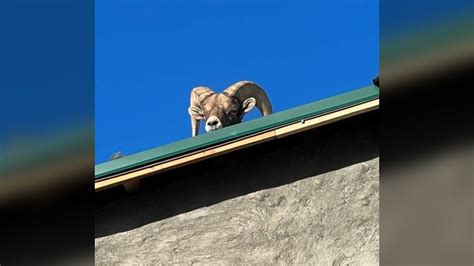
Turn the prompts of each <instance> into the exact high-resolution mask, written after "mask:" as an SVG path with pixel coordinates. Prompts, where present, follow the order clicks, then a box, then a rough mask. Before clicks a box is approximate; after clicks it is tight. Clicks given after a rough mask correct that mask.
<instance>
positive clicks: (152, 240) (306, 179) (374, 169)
mask: <svg viewBox="0 0 474 266" xmlns="http://www.w3.org/2000/svg"><path fill="white" fill-rule="evenodd" d="M377 118H378V113H377V111H376V112H371V113H369V114H364V115H361V116H358V117H354V118H351V119H348V120H344V121H340V122H337V123H335V124H332V125H327V126H324V127H322V128H319V129H315V130H311V131H309V132H305V133H302V134H298V135H296V136H292V137H288V138H285V139H282V140H276V141H272V142H269V143H265V144H261V145H258V146H255V147H252V148H249V149H245V150H241V151H237V152H234V153H232V154H228V155H226V156H222V157H219V158H214V159H211V160H207V161H205V162H201V163H197V164H195V165H191V166H188V167H184V168H181V169H177V170H174V171H170V172H167V173H163V174H161V175H159V176H154V177H152V178H148V179H144V180H143V181H144V182H143V189H142V191H140V192H139V193H136V194H131V195H127V194H125V193H124V192H123V191H121V189H120V188H117V189H112V190H109V191H106V192H103V193H98V194H97V200H96V202H97V207H96V263H97V264H102V265H109V264H137V263H140V264H158V263H163V264H169V263H178V264H192V263H198V264H207V263H218V264H261V263H277V264H307V263H311V264H322V265H328V264H333V265H339V264H346V263H354V264H364V265H367V264H378V255H379V247H378V239H379V238H378V232H379V226H378V219H379V218H378V217H379V216H378V210H379V204H378V184H379V183H378V144H377V136H378V134H377V133H378V130H377V124H378V120H377Z"/></svg>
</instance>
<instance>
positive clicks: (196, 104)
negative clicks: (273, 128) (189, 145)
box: [188, 81, 272, 137]
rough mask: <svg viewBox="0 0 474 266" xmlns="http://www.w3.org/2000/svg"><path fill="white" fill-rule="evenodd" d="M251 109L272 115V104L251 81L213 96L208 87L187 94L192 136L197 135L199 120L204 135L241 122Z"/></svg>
mask: <svg viewBox="0 0 474 266" xmlns="http://www.w3.org/2000/svg"><path fill="white" fill-rule="evenodd" d="M255 106H257V108H258V109H259V110H260V113H261V114H262V115H263V116H267V115H269V114H271V113H272V105H271V103H270V100H269V99H268V96H267V94H266V93H265V91H264V90H263V89H262V88H261V87H260V86H258V85H257V84H255V83H254V82H251V81H240V82H237V83H235V84H233V85H231V86H229V87H228V88H227V89H225V90H224V91H223V92H222V93H215V92H213V91H212V90H211V89H210V88H208V87H196V88H194V89H193V90H192V91H191V101H190V106H189V109H188V111H189V115H190V116H191V126H192V135H193V137H194V136H196V135H198V134H199V121H200V120H204V121H205V129H206V132H209V131H213V130H217V129H220V128H223V127H227V126H231V125H234V124H237V123H240V122H241V121H242V118H243V117H244V115H245V114H246V113H248V112H250V111H251V110H252V109H253V108H254V107H255Z"/></svg>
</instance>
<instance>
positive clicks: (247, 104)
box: [242, 97, 257, 114]
mask: <svg viewBox="0 0 474 266" xmlns="http://www.w3.org/2000/svg"><path fill="white" fill-rule="evenodd" d="M256 103H257V100H255V98H254V97H250V98H248V99H246V100H245V101H244V103H243V104H242V107H243V113H244V114H245V113H248V112H250V111H251V110H252V109H253V108H254V107H255V104H256Z"/></svg>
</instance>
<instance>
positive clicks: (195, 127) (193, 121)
mask: <svg viewBox="0 0 474 266" xmlns="http://www.w3.org/2000/svg"><path fill="white" fill-rule="evenodd" d="M191 128H192V131H193V137H195V136H197V135H198V134H199V120H197V119H194V118H192V117H191Z"/></svg>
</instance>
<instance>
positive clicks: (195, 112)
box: [188, 106, 204, 120]
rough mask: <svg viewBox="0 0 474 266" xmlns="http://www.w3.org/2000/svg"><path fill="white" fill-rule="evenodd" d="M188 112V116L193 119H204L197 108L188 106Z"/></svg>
mask: <svg viewBox="0 0 474 266" xmlns="http://www.w3.org/2000/svg"><path fill="white" fill-rule="evenodd" d="M188 112H189V115H190V116H192V117H194V118H195V119H200V120H203V119H204V113H203V112H202V109H201V108H199V107H197V106H190V107H189V109H188Z"/></svg>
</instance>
